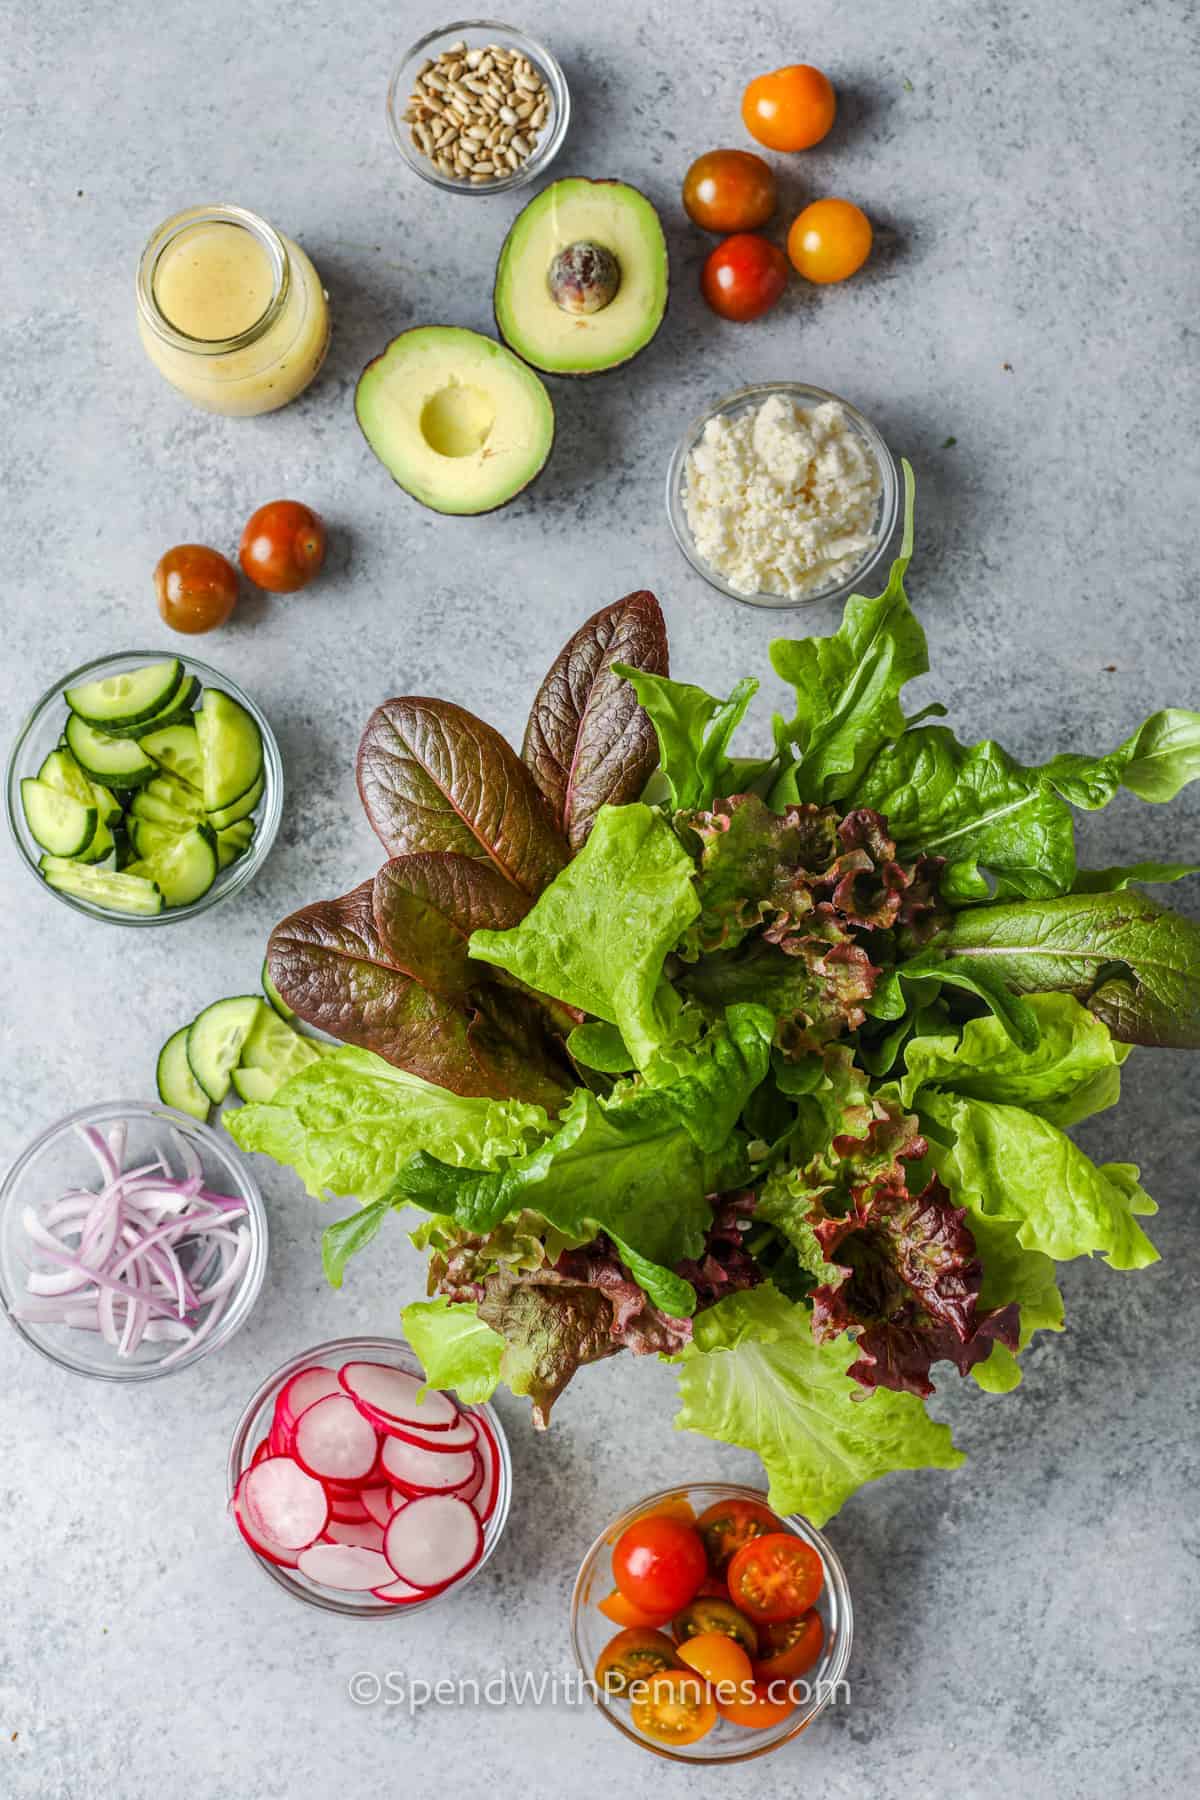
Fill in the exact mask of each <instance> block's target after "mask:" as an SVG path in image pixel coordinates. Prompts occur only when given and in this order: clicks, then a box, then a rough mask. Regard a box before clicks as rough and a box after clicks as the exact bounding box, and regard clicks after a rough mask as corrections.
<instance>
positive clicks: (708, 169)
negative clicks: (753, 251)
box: [683, 150, 776, 232]
mask: <svg viewBox="0 0 1200 1800" xmlns="http://www.w3.org/2000/svg"><path fill="white" fill-rule="evenodd" d="M775 199H776V193H775V176H774V173H773V172H772V169H771V167H770V164H769V163H765V162H764V161H763V159H762V157H761V156H755V154H754V152H753V151H752V150H709V151H707V152H706V153H705V154H704V155H703V156H698V157H697V158H696V160H695V162H694V163H693V164H692V166H691V168H690V169H689V170H688V172H687V174H686V175H685V176H684V181H683V207H684V211H685V212H686V213H687V216H688V218H689V219H690V220H691V221H692V223H693V225H699V227H700V228H701V230H702V231H720V232H726V231H755V230H757V228H758V227H759V226H760V225H765V224H766V222H767V220H768V219H769V218H770V216H771V214H772V213H773V212H774V211H775Z"/></svg>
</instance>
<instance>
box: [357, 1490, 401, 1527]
mask: <svg viewBox="0 0 1200 1800" xmlns="http://www.w3.org/2000/svg"><path fill="white" fill-rule="evenodd" d="M362 1504H363V1507H364V1509H365V1511H366V1512H368V1513H369V1514H370V1516H371V1518H372V1519H374V1521H375V1523H376V1525H386V1524H387V1522H388V1520H389V1519H390V1518H391V1516H392V1514H393V1513H394V1512H395V1510H396V1502H395V1500H393V1498H392V1490H391V1488H390V1487H369V1488H364V1489H363V1491H362Z"/></svg>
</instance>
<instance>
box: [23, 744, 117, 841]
mask: <svg viewBox="0 0 1200 1800" xmlns="http://www.w3.org/2000/svg"><path fill="white" fill-rule="evenodd" d="M37 778H38V780H39V781H44V782H45V783H46V785H47V786H48V787H52V788H57V789H58V791H59V793H60V794H70V795H71V796H72V798H73V799H75V800H82V802H83V804H84V805H85V806H94V807H95V808H96V810H97V812H98V813H99V814H100V819H101V823H102V824H105V825H115V824H116V822H117V820H118V819H119V818H120V816H121V802H120V801H119V800H118V799H117V797H116V795H115V794H114V793H112V792H111V791H110V790H109V789H108V788H106V787H105V786H104V784H103V783H102V782H99V781H90V780H89V779H88V777H87V776H86V775H85V774H84V772H83V770H82V769H81V768H80V766H79V764H78V763H77V762H76V761H75V758H74V757H73V756H72V755H71V752H70V751H69V750H65V749H63V748H61V747H60V748H59V749H57V750H52V751H51V752H50V754H49V756H48V757H47V758H46V760H45V762H44V763H43V764H42V766H41V768H40V769H39V770H38V772H37Z"/></svg>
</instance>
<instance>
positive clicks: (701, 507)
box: [683, 394, 882, 600]
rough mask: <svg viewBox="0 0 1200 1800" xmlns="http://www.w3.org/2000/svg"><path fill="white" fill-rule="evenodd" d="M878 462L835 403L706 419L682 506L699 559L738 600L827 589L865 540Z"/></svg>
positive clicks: (870, 538)
mask: <svg viewBox="0 0 1200 1800" xmlns="http://www.w3.org/2000/svg"><path fill="white" fill-rule="evenodd" d="M881 487H882V482H881V479H880V473H879V468H878V465H877V463H876V461H875V458H874V456H873V455H872V454H871V451H870V450H869V448H868V447H867V445H866V444H865V443H864V442H863V440H862V438H861V437H860V436H859V434H858V433H857V432H856V431H855V430H854V428H853V426H852V425H851V424H850V422H849V420H848V419H847V418H846V414H845V412H844V411H843V410H842V408H841V407H840V406H839V405H838V403H837V401H836V400H826V401H823V402H822V404H821V405H820V406H816V407H813V408H812V409H811V410H808V411H806V410H805V408H804V407H802V406H799V405H798V404H797V403H796V402H795V401H794V400H789V399H785V398H784V397H783V396H782V395H778V394H773V395H772V396H771V398H770V399H769V400H764V401H763V403H762V405H761V406H758V407H754V408H751V409H748V410H747V411H746V412H743V413H740V414H738V415H737V416H736V417H732V418H730V417H725V416H721V417H717V418H715V419H710V420H709V421H708V424H707V425H706V426H705V427H704V434H703V436H702V437H701V439H700V442H699V443H698V444H697V445H696V447H695V449H694V450H693V451H692V453H691V455H690V456H689V457H688V460H687V468H686V471H685V476H684V489H683V506H684V512H685V513H686V515H687V522H688V525H689V527H690V529H691V533H692V537H693V539H694V540H695V544H696V549H697V550H698V551H699V553H700V555H701V556H702V557H703V558H704V560H705V561H706V562H708V563H711V565H712V567H713V568H714V569H715V570H716V571H717V573H718V574H719V575H721V576H722V577H723V578H724V579H725V580H726V581H727V582H728V583H729V585H730V587H731V588H733V589H734V590H735V592H736V593H739V594H760V593H761V594H782V595H785V596H786V597H787V598H788V599H789V600H799V599H802V598H803V597H804V596H805V595H808V594H813V593H816V592H818V591H819V590H820V589H822V588H829V587H836V586H837V585H838V583H839V582H842V581H844V580H845V579H846V577H847V576H848V575H850V574H851V573H852V572H853V570H854V569H855V567H856V566H857V565H858V563H860V562H861V561H862V559H863V557H864V555H865V554H866V552H867V551H868V550H869V549H870V548H871V546H872V544H873V543H874V541H875V524H876V517H877V514H878V510H879V495H880V490H881Z"/></svg>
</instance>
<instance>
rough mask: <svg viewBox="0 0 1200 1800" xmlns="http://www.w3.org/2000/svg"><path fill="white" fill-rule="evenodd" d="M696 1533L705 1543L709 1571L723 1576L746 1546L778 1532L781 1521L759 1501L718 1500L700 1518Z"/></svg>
mask: <svg viewBox="0 0 1200 1800" xmlns="http://www.w3.org/2000/svg"><path fill="white" fill-rule="evenodd" d="M696 1530H697V1531H698V1532H699V1533H700V1536H701V1537H702V1538H703V1539H704V1548H705V1550H706V1551H707V1552H708V1566H709V1568H710V1569H713V1570H715V1572H716V1573H717V1574H718V1575H723V1574H724V1573H725V1571H726V1569H727V1568H728V1567H729V1565H730V1563H731V1562H732V1561H733V1558H734V1556H735V1555H736V1553H737V1552H738V1551H739V1550H740V1549H741V1548H742V1545H743V1544H748V1543H750V1541H751V1539H753V1538H756V1537H765V1536H766V1534H767V1533H768V1531H778V1530H779V1520H778V1519H777V1518H776V1516H775V1514H774V1513H773V1512H772V1511H771V1509H770V1507H769V1506H763V1505H761V1504H760V1503H759V1502H758V1501H757V1500H715V1501H714V1502H713V1504H712V1505H711V1506H709V1507H706V1508H705V1510H704V1511H703V1512H702V1513H701V1514H700V1517H699V1518H698V1519H697V1521H696Z"/></svg>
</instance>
